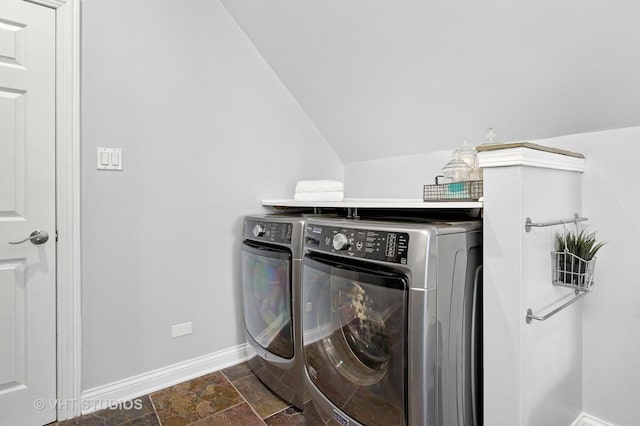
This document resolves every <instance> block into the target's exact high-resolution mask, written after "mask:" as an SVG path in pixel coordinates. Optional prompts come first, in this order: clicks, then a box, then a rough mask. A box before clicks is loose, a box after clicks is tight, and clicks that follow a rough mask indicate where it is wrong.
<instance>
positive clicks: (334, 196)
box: [293, 191, 344, 201]
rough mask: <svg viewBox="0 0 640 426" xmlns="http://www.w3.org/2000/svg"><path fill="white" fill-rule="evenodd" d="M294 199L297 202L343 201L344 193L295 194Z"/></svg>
mask: <svg viewBox="0 0 640 426" xmlns="http://www.w3.org/2000/svg"><path fill="white" fill-rule="evenodd" d="M293 199H294V200H296V201H342V200H343V199H344V192H343V191H327V192H296V193H295V194H293Z"/></svg>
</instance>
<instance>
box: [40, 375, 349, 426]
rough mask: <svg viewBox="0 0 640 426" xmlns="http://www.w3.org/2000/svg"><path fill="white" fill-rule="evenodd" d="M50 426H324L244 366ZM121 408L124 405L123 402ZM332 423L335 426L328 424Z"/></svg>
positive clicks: (309, 411) (309, 408)
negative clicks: (273, 391) (279, 394)
mask: <svg viewBox="0 0 640 426" xmlns="http://www.w3.org/2000/svg"><path fill="white" fill-rule="evenodd" d="M133 402H134V404H129V405H128V406H133V408H131V409H125V408H118V409H106V410H101V411H97V412H95V413H91V414H87V415H84V416H82V417H78V418H75V419H72V420H66V421H62V422H57V423H52V424H51V425H48V426H54V425H58V426H71V425H74V426H116V425H123V426H124V425H126V426H187V425H192V426H213V425H215V426H218V425H220V426H227V425H228V426H238V425H241V426H253V425H269V426H294V425H295V426H325V423H324V422H323V421H322V419H321V418H320V416H319V415H318V413H317V412H316V411H315V409H314V407H313V404H311V403H307V405H305V409H304V412H302V411H300V410H298V409H296V408H295V407H292V406H290V405H289V404H288V403H286V402H284V401H283V400H281V399H280V398H279V397H278V396H276V395H274V394H273V393H271V391H269V389H268V388H267V387H265V386H264V385H263V384H262V382H260V380H258V378H257V377H256V376H255V375H254V374H253V373H252V372H251V370H250V369H249V366H248V365H247V364H246V363H242V364H238V365H235V366H233V367H229V368H226V369H224V370H221V371H217V372H214V373H211V374H207V375H205V376H202V377H198V378H195V379H193V380H190V381H188V382H184V383H179V384H177V385H175V386H171V387H169V388H166V389H162V390H159V391H157V392H153V393H151V394H149V395H145V396H143V397H140V398H136V399H134V400H133ZM125 406H127V405H126V404H125ZM330 423H331V424H337V423H334V422H333V421H330Z"/></svg>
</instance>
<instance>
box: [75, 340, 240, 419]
mask: <svg viewBox="0 0 640 426" xmlns="http://www.w3.org/2000/svg"><path fill="white" fill-rule="evenodd" d="M246 359H247V344H246V343H243V344H242V345H238V346H234V347H231V348H228V349H223V350H221V351H218V352H213V353H211V354H209V355H204V356H201V357H198V358H194V359H190V360H187V361H184V362H179V363H177V364H173V365H169V366H167V367H164V368H159V369H157V370H153V371H149V372H148V373H143V374H139V375H137V376H133V377H129V378H127V379H123V380H118V381H117V382H113V383H109V384H107V385H103V386H98V387H96V388H93V389H89V390H87V391H85V392H82V399H81V403H80V404H79V405H80V406H81V407H82V414H88V413H91V412H93V411H97V410H100V409H102V408H106V407H107V406H108V405H109V404H113V403H115V402H116V401H128V400H131V399H134V398H138V397H140V396H143V395H147V394H149V393H151V392H155V391H158V390H160V389H164V388H167V387H169V386H173V385H175V384H178V383H182V382H184V381H187V380H191V379H193V378H196V377H199V376H202V375H205V374H208V373H211V372H214V371H218V370H221V369H223V368H227V367H230V366H232V365H236V364H238V363H241V362H243V361H246Z"/></svg>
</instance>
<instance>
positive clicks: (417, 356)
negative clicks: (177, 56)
mask: <svg viewBox="0 0 640 426" xmlns="http://www.w3.org/2000/svg"><path fill="white" fill-rule="evenodd" d="M481 239H482V236H481V226H480V223H479V222H477V221H467V222H446V221H433V222H429V221H427V220H413V221H402V222H401V221H381V220H378V219H376V220H375V221H368V220H340V221H335V220H332V221H326V220H322V219H310V220H308V221H307V222H306V224H305V232H304V251H303V272H302V311H303V312H302V315H303V317H302V324H303V336H302V341H303V353H304V363H305V373H306V374H305V380H306V383H307V388H308V392H309V394H310V397H311V400H312V401H313V403H314V405H315V407H316V409H317V411H318V413H319V414H320V415H321V416H322V417H323V419H324V420H325V421H329V419H333V420H334V421H337V422H338V423H339V424H342V425H368V426H373V425H384V426H388V425H407V424H408V425H416V426H417V425H421V426H422V425H426V426H441V425H442V426H455V425H465V426H475V425H480V424H482V420H481V415H482V414H481V412H480V410H481V402H480V399H481V386H480V385H481V384H480V379H481V375H480V368H479V365H481V364H480V360H479V356H480V353H481V351H480V350H479V349H480V348H479V345H480V336H479V333H480V332H481V327H480V324H479V321H480V318H481V316H480V315H479V314H480V313H479V311H478V309H479V306H480V295H479V293H478V291H479V285H478V279H479V276H480V274H479V270H480V265H481V262H482V245H481Z"/></svg>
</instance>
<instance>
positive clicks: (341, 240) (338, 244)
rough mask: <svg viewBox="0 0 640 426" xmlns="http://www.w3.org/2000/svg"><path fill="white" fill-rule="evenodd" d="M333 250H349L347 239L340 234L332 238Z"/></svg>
mask: <svg viewBox="0 0 640 426" xmlns="http://www.w3.org/2000/svg"><path fill="white" fill-rule="evenodd" d="M333 248H334V249H336V250H346V249H347V248H349V239H348V238H347V236H346V235H344V234H342V233H340V232H339V233H337V234H336V235H334V236H333Z"/></svg>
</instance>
